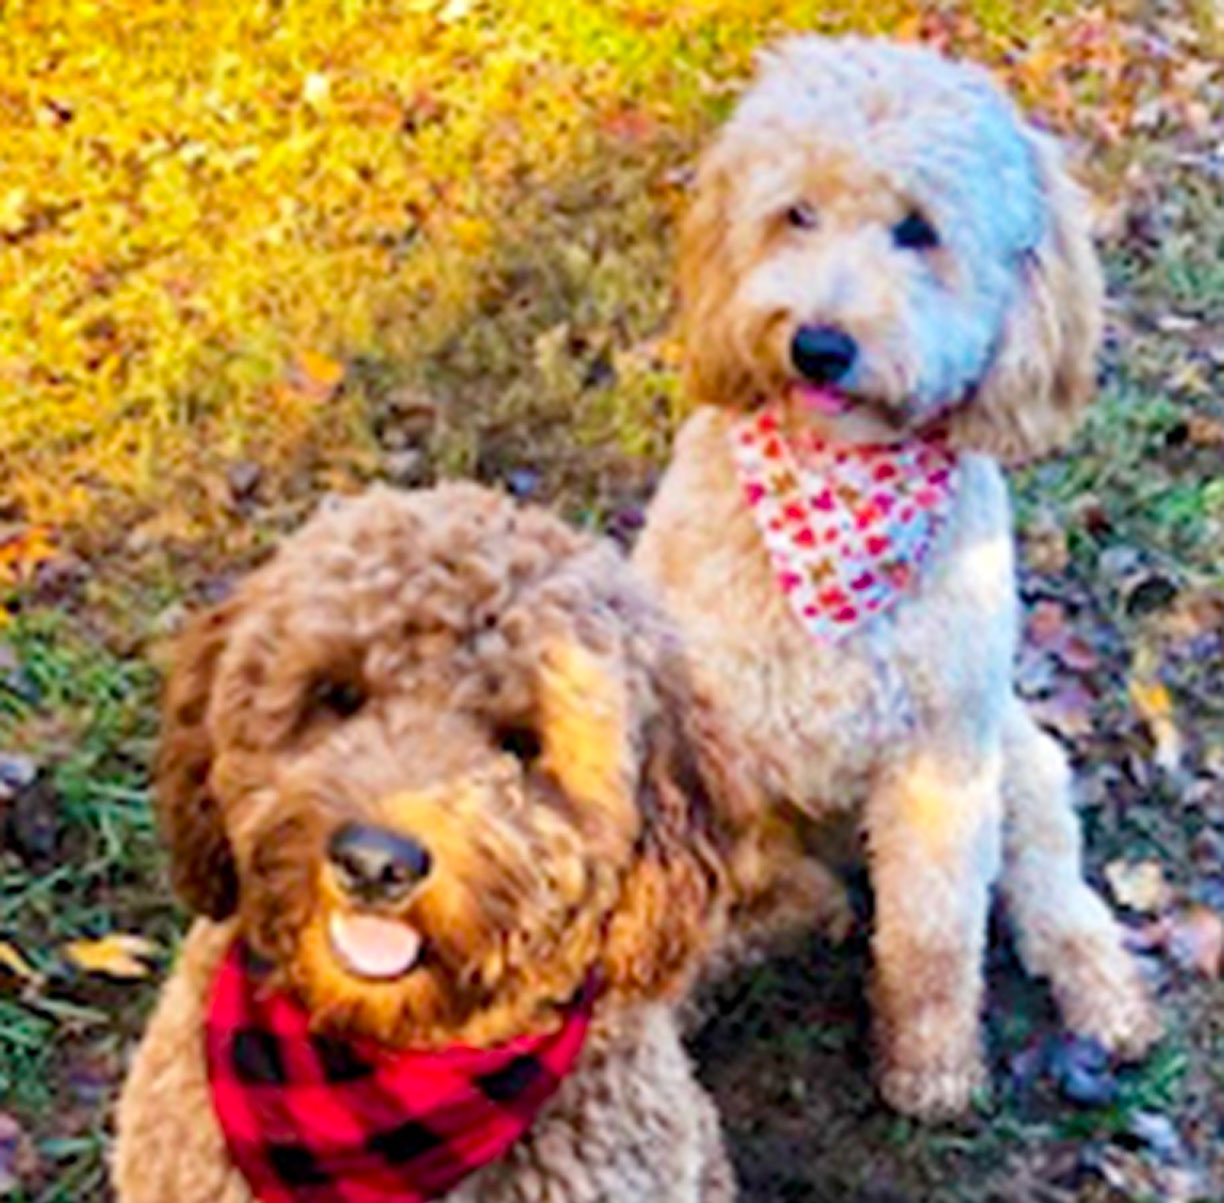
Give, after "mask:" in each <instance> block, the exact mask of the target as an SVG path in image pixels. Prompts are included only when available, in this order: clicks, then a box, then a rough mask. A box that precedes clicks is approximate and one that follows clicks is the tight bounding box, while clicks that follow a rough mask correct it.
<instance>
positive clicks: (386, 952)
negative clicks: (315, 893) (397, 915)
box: [328, 911, 421, 978]
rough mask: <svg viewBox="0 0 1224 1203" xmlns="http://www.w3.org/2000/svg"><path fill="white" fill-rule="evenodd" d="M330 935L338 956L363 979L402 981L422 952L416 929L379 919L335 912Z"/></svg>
mask: <svg viewBox="0 0 1224 1203" xmlns="http://www.w3.org/2000/svg"><path fill="white" fill-rule="evenodd" d="M328 934H329V935H330V936H331V942H332V947H333V948H334V949H335V951H336V954H337V955H338V956H339V957H340V959H341V960H342V961H344V963H345V964H346V965H347V966H348V967H349V968H350V969H351V970H352V971H353V972H354V973H357V974H360V975H361V976H362V977H381V978H387V977H400V976H401V975H402V974H405V973H407V972H408V970H410V969H411V968H412V967H413V965H415V964H416V960H417V957H418V956H419V955H420V952H421V937H420V935H419V934H418V933H417V932H416V931H415V930H414V929H413V928H411V927H409V926H408V924H406V923H401V922H399V921H398V920H396V919H382V918H380V917H379V916H377V915H346V914H344V913H342V912H340V911H336V912H333V914H332V916H331V920H330V922H329V924H328Z"/></svg>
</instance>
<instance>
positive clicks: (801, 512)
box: [782, 501, 807, 522]
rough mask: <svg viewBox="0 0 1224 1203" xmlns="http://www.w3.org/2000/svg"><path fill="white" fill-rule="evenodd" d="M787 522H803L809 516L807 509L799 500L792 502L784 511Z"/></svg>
mask: <svg viewBox="0 0 1224 1203" xmlns="http://www.w3.org/2000/svg"><path fill="white" fill-rule="evenodd" d="M782 514H783V516H784V517H785V518H786V520H787V522H802V521H803V520H804V519H805V518H806V517H807V510H806V509H805V508H804V507H803V506H801V505H800V504H799V503H798V502H797V501H792V502H790V503H789V504H788V505H787V506H786V508H785V509H783V511H782Z"/></svg>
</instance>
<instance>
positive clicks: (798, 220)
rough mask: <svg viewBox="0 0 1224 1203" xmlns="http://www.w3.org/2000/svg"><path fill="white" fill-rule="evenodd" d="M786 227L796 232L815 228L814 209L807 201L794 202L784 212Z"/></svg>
mask: <svg viewBox="0 0 1224 1203" xmlns="http://www.w3.org/2000/svg"><path fill="white" fill-rule="evenodd" d="M786 223H787V225H791V226H794V227H795V229H797V230H813V229H815V228H816V209H815V206H813V205H809V204H808V203H807V201H796V202H795V204H793V205H791V207H790V208H789V209H787V210H786Z"/></svg>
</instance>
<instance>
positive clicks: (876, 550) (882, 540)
mask: <svg viewBox="0 0 1224 1203" xmlns="http://www.w3.org/2000/svg"><path fill="white" fill-rule="evenodd" d="M891 546H892V540H891V539H890V538H889V537H888V536H887V535H868V536H867V554H868V555H870V556H878V555H880V554H881V553H882V552H885V551H887V550H888V549H889V548H890V547H891Z"/></svg>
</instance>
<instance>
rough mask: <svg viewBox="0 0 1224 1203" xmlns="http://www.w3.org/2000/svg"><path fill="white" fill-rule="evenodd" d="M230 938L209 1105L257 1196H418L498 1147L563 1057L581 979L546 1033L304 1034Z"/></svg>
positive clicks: (372, 1199) (574, 1039)
mask: <svg viewBox="0 0 1224 1203" xmlns="http://www.w3.org/2000/svg"><path fill="white" fill-rule="evenodd" d="M259 977H260V966H259V965H258V964H257V963H256V962H255V960H254V958H253V957H252V955H251V954H250V952H249V951H248V950H247V949H246V948H245V946H244V945H242V944H241V943H240V942H235V943H234V945H233V946H232V947H231V948H230V950H229V952H228V954H227V955H226V958H225V960H224V961H223V962H222V964H221V968H220V971H219V973H218V975H217V980H216V983H215V986H214V990H213V996H212V1001H211V1005H210V1007H209V1011H208V1019H207V1023H206V1027H205V1044H206V1050H207V1051H206V1055H207V1060H208V1077H209V1082H210V1085H211V1087H212V1100H213V1107H214V1109H215V1111H216V1113H217V1118H218V1120H219V1121H220V1124H221V1128H222V1130H223V1132H224V1133H225V1139H226V1143H227V1144H228V1146H229V1152H230V1156H231V1157H232V1158H233V1161H234V1164H235V1165H236V1166H237V1167H238V1169H239V1170H240V1171H241V1172H242V1174H243V1176H244V1177H245V1178H246V1180H247V1185H248V1186H249V1187H250V1189H251V1192H252V1194H253V1195H255V1197H256V1198H257V1199H258V1200H259V1201H260V1203H388V1201H389V1200H395V1201H396V1203H420V1201H422V1200H426V1199H437V1198H440V1197H441V1196H443V1195H445V1194H447V1193H448V1192H449V1191H451V1190H452V1189H453V1188H454V1187H455V1186H456V1185H458V1183H459V1182H460V1181H462V1180H463V1179H464V1178H466V1177H467V1176H468V1175H469V1174H471V1173H473V1172H475V1171H476V1170H478V1169H480V1168H481V1167H482V1166H485V1165H488V1164H489V1163H490V1162H493V1161H496V1160H497V1159H498V1158H500V1157H501V1156H502V1155H503V1154H504V1153H505V1152H506V1151H507V1150H508V1149H509V1148H510V1147H511V1145H513V1144H514V1143H515V1141H517V1140H518V1139H519V1137H521V1136H522V1135H523V1134H524V1133H525V1132H526V1131H527V1129H528V1128H529V1127H530V1126H531V1124H532V1121H533V1120H534V1119H535V1117H536V1114H537V1113H538V1112H539V1110H540V1107H541V1106H542V1105H543V1104H544V1103H545V1102H546V1101H547V1100H548V1099H549V1098H550V1097H551V1095H552V1094H553V1092H554V1091H555V1090H556V1089H557V1087H558V1086H559V1085H560V1084H561V1081H562V1079H564V1077H565V1076H566V1074H568V1073H569V1072H570V1070H571V1069H572V1068H573V1066H574V1063H575V1061H576V1060H577V1059H578V1055H579V1053H580V1052H581V1051H582V1046H583V1043H584V1041H585V1039H586V1034H587V1029H588V1027H589V1025H590V1018H591V1003H592V1001H593V1000H592V993H593V992H592V991H591V990H590V989H584V990H583V991H582V992H581V994H580V995H579V996H578V998H577V999H576V1000H575V1001H574V1002H573V1003H572V1004H571V1005H570V1006H569V1007H568V1008H567V1009H566V1011H565V1012H564V1022H563V1023H562V1026H561V1027H560V1029H559V1030H558V1031H556V1032H550V1033H548V1034H546V1035H543V1036H522V1037H519V1038H517V1039H515V1040H512V1041H510V1042H509V1043H508V1044H503V1045H499V1046H498V1047H496V1048H491V1049H473V1048H464V1047H455V1048H447V1049H442V1050H440V1051H434V1052H423V1051H414V1050H404V1051H400V1050H394V1049H387V1048H383V1047H381V1046H378V1045H375V1044H373V1043H372V1042H368V1041H367V1042H358V1041H340V1040H335V1039H331V1038H329V1037H327V1036H323V1035H320V1034H318V1033H314V1032H312V1031H311V1030H310V1019H309V1016H308V1015H307V1013H306V1011H305V1010H304V1009H303V1008H302V1007H301V1006H300V1004H298V1003H297V1002H295V1001H294V1000H293V999H292V998H290V997H289V996H288V995H286V994H282V993H277V992H275V991H271V990H268V989H264V988H261V985H260V981H259Z"/></svg>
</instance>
